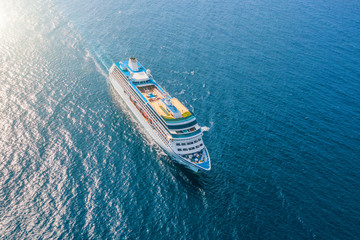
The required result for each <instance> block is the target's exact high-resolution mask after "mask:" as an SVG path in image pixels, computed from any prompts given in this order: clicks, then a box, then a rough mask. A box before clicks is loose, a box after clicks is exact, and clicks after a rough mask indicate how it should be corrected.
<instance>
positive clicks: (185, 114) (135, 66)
mask: <svg viewBox="0 0 360 240" xmlns="http://www.w3.org/2000/svg"><path fill="white" fill-rule="evenodd" d="M109 79H110V83H111V85H112V86H113V88H114V89H115V91H116V92H117V93H118V94H119V95H120V97H121V98H122V99H123V100H124V102H125V103H126V104H127V106H128V107H129V109H130V110H131V111H132V113H133V114H134V115H135V116H136V118H137V119H138V120H139V122H140V123H141V124H142V125H143V127H144V128H145V129H146V131H147V133H148V134H149V135H150V136H151V137H152V138H153V139H154V140H155V142H156V143H157V144H158V145H159V146H160V147H161V148H162V149H164V151H165V152H166V153H167V154H168V155H169V156H170V157H171V158H172V159H174V160H176V161H178V162H179V163H182V164H184V165H186V166H187V167H188V168H190V169H191V170H193V171H195V172H197V171H199V170H205V171H209V170H210V169H211V163H210V156H209V153H208V150H207V148H206V146H205V144H204V142H203V139H202V136H203V131H202V129H201V127H200V126H199V124H198V123H197V121H196V118H195V116H194V114H193V113H191V112H190V111H189V109H188V108H186V107H185V106H184V105H183V104H182V103H181V102H180V101H179V100H178V99H177V98H174V97H171V95H170V94H169V93H168V92H166V91H165V90H164V89H163V88H162V87H161V86H160V85H159V84H158V83H157V82H156V81H155V80H154V78H153V76H152V75H151V72H150V70H149V69H145V68H144V67H143V66H142V65H141V64H140V63H139V62H138V61H137V59H136V58H129V60H125V61H120V62H116V63H114V64H113V65H112V66H111V68H110V70H109Z"/></svg>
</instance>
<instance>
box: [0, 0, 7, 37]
mask: <svg viewBox="0 0 360 240" xmlns="http://www.w3.org/2000/svg"><path fill="white" fill-rule="evenodd" d="M6 12H7V11H6V6H5V4H4V2H0V30H3V29H4V28H5V27H6V25H7V22H8V21H7V20H8V15H7V13H6Z"/></svg>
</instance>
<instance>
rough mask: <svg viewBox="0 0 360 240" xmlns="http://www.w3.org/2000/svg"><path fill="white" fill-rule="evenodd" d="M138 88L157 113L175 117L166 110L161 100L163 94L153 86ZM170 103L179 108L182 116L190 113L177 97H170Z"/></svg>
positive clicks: (169, 117)
mask: <svg viewBox="0 0 360 240" xmlns="http://www.w3.org/2000/svg"><path fill="white" fill-rule="evenodd" d="M138 89H139V90H140V92H141V94H142V95H143V96H144V97H145V98H146V100H148V101H149V103H150V105H151V106H152V107H153V108H154V109H155V111H156V112H157V113H158V114H159V115H161V116H163V117H165V118H168V119H175V118H174V116H173V115H172V114H171V113H169V112H168V111H167V110H166V107H165V106H164V104H163V102H162V101H161V99H163V98H165V96H164V95H163V94H162V93H161V92H160V91H159V90H158V89H157V88H156V87H155V86H148V87H138ZM171 103H172V104H173V105H174V106H175V107H176V108H177V109H178V110H179V112H180V113H181V115H182V116H183V117H186V116H189V115H191V114H190V112H189V110H188V109H187V108H186V107H185V106H184V105H183V104H182V103H181V102H180V101H179V100H178V99H177V98H171Z"/></svg>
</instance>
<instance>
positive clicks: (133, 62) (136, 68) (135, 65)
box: [128, 58, 139, 72]
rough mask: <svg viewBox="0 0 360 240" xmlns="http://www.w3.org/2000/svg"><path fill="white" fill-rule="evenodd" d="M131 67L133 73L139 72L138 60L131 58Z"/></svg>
mask: <svg viewBox="0 0 360 240" xmlns="http://www.w3.org/2000/svg"><path fill="white" fill-rule="evenodd" d="M128 65H129V67H130V68H131V70H132V71H134V72H137V71H139V66H138V63H137V60H136V58H129V64H128Z"/></svg>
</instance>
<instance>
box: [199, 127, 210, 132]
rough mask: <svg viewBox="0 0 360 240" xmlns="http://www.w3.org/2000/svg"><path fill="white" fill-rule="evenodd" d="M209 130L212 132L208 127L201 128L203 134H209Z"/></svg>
mask: <svg viewBox="0 0 360 240" xmlns="http://www.w3.org/2000/svg"><path fill="white" fill-rule="evenodd" d="M209 130H210V128H209V127H207V126H204V127H201V131H203V132H207V131H209Z"/></svg>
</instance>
